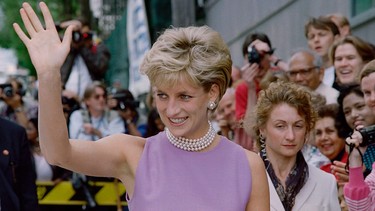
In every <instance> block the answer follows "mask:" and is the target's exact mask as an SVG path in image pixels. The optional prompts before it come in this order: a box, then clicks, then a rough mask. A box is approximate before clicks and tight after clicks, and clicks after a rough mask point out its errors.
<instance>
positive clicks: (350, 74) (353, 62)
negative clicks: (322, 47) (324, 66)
mask: <svg viewBox="0 0 375 211" xmlns="http://www.w3.org/2000/svg"><path fill="white" fill-rule="evenodd" d="M333 65H334V66H335V71H336V75H337V79H338V80H339V82H340V83H341V84H349V83H353V82H355V80H357V77H358V75H359V72H360V71H361V69H362V68H363V66H364V62H363V60H362V57H361V56H360V55H359V53H358V51H357V49H356V48H355V47H354V46H353V45H352V44H349V43H345V44H342V45H339V46H337V48H336V51H335V58H334V61H333Z"/></svg>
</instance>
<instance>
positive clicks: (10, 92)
mask: <svg viewBox="0 0 375 211" xmlns="http://www.w3.org/2000/svg"><path fill="white" fill-rule="evenodd" d="M3 92H4V94H5V96H7V97H13V89H12V87H5V88H4V89H3Z"/></svg>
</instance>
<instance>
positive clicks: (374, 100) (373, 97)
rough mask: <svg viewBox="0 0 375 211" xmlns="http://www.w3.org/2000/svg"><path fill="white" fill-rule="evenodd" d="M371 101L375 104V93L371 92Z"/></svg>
mask: <svg viewBox="0 0 375 211" xmlns="http://www.w3.org/2000/svg"><path fill="white" fill-rule="evenodd" d="M370 101H371V102H375V91H371V95H370Z"/></svg>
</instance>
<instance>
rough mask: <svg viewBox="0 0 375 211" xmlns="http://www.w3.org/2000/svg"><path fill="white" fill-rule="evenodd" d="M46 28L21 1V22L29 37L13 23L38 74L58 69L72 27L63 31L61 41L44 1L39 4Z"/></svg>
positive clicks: (66, 52) (62, 60) (63, 57)
mask: <svg viewBox="0 0 375 211" xmlns="http://www.w3.org/2000/svg"><path fill="white" fill-rule="evenodd" d="M39 6H40V8H41V11H42V14H43V17H44V22H45V24H46V28H44V27H43V25H42V23H41V22H40V20H39V18H38V16H37V15H36V14H35V12H34V10H33V9H32V8H31V6H30V5H29V4H28V3H23V4H22V8H21V10H20V14H21V18H22V21H23V24H24V26H25V28H26V30H27V32H28V34H29V37H28V36H27V35H26V34H25V32H24V31H23V30H22V29H21V28H20V26H19V25H18V24H17V23H14V24H13V27H14V30H15V31H16V33H17V35H18V37H19V38H20V39H21V40H22V42H23V43H24V44H25V45H26V47H27V50H28V52H29V54H30V58H31V61H32V63H33V65H34V67H35V69H36V71H37V73H38V75H41V74H44V73H48V71H60V67H61V66H62V64H63V63H64V61H65V58H66V56H67V55H68V53H69V49H70V42H71V39H72V38H71V37H72V29H73V27H68V28H67V30H66V31H65V35H64V39H63V41H61V40H60V37H59V35H58V33H57V30H56V27H55V24H54V22H53V19H52V16H51V13H50V11H49V9H48V7H47V5H46V4H45V3H44V2H41V3H40V4H39Z"/></svg>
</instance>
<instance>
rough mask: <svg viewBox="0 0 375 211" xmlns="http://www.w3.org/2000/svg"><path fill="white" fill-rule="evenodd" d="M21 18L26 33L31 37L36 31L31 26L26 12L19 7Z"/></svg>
mask: <svg viewBox="0 0 375 211" xmlns="http://www.w3.org/2000/svg"><path fill="white" fill-rule="evenodd" d="M20 14H21V19H22V22H23V25H24V26H25V28H26V30H27V33H29V35H30V37H33V36H34V34H35V33H36V31H35V29H34V27H33V26H32V24H31V22H30V19H29V17H28V16H27V13H26V11H25V9H24V8H21V9H20Z"/></svg>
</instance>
